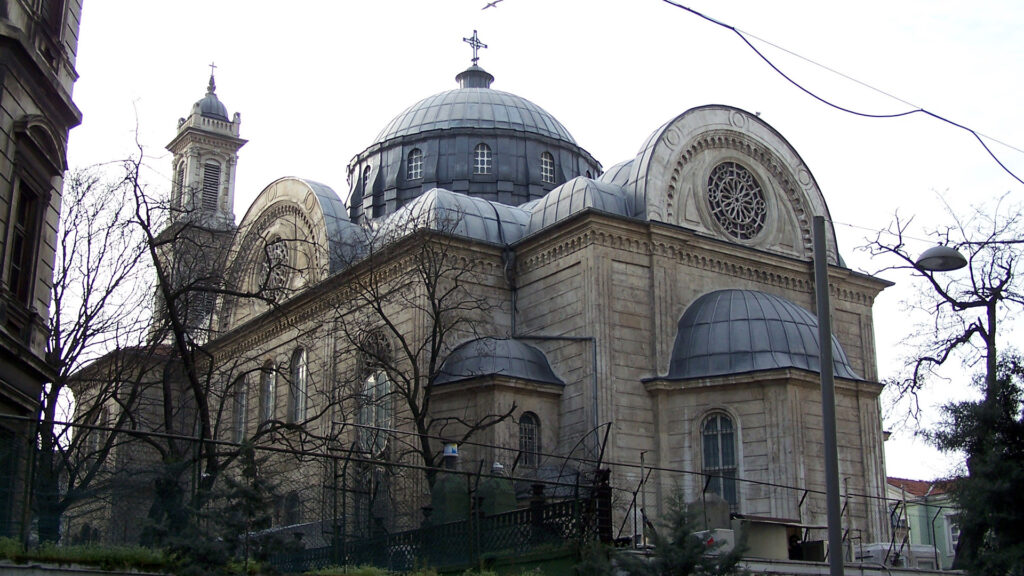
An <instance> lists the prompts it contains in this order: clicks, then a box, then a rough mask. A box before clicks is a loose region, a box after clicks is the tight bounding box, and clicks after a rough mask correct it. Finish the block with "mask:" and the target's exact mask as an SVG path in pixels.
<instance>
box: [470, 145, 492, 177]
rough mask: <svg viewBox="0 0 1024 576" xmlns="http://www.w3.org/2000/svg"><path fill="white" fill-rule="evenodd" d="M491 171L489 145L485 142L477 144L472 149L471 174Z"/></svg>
mask: <svg viewBox="0 0 1024 576" xmlns="http://www.w3.org/2000/svg"><path fill="white" fill-rule="evenodd" d="M490 173H491V147H490V146H488V145H487V144H483V143H480V144H477V145H476V148H474V149H473V174H490Z"/></svg>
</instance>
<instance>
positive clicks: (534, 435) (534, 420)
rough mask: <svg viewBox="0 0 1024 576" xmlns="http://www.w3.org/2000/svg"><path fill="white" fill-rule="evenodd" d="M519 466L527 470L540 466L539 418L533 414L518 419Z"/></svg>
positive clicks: (527, 413)
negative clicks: (527, 468)
mask: <svg viewBox="0 0 1024 576" xmlns="http://www.w3.org/2000/svg"><path fill="white" fill-rule="evenodd" d="M519 464H521V465H523V466H526V467H529V468H536V467H537V466H539V465H540V418H538V417H537V415H536V414H534V413H533V412H523V415H522V416H520V417H519Z"/></svg>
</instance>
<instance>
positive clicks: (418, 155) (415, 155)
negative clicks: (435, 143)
mask: <svg viewBox="0 0 1024 576" xmlns="http://www.w3.org/2000/svg"><path fill="white" fill-rule="evenodd" d="M405 178H406V180H416V179H417V178H423V152H422V151H420V149H419V148H413V149H412V151H411V152H409V158H408V160H407V161H406V164H405Z"/></svg>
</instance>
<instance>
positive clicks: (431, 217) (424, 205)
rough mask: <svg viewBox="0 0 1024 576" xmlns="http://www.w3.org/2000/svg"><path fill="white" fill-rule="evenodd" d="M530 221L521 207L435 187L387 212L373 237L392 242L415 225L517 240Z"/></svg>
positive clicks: (498, 240)
mask: <svg viewBox="0 0 1024 576" xmlns="http://www.w3.org/2000/svg"><path fill="white" fill-rule="evenodd" d="M529 221H530V215H529V213H528V212H526V211H525V210H523V209H521V208H516V207H515V206H506V205H505V204H499V203H497V202H488V201H487V200H484V199H482V198H473V197H472V196H467V195H465V194H458V193H456V192H452V191H450V190H445V189H443V188H434V189H433V190H430V191H428V192H426V193H424V194H423V195H422V196H420V197H419V198H416V199H415V200H413V201H412V202H411V203H409V204H406V205H405V206H403V207H402V208H401V209H399V210H398V211H397V212H395V213H394V214H392V215H390V216H388V218H387V220H385V221H384V224H383V225H382V226H381V228H380V229H379V230H378V232H377V234H376V237H377V238H378V239H379V240H380V241H383V242H391V241H394V240H396V239H397V238H400V237H402V236H405V235H407V234H410V233H412V232H413V231H415V230H416V229H419V228H429V229H431V230H436V231H438V232H442V233H444V234H452V235H455V236H462V237H463V238H471V239H473V240H480V241H482V242H489V243H491V244H499V245H505V244H512V243H513V242H517V241H519V239H520V238H522V237H523V233H524V232H525V231H526V225H527V223H528V222H529Z"/></svg>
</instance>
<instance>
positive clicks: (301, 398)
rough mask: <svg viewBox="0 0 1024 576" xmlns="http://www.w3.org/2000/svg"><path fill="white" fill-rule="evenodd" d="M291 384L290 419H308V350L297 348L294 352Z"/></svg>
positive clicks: (296, 420)
mask: <svg viewBox="0 0 1024 576" xmlns="http://www.w3.org/2000/svg"><path fill="white" fill-rule="evenodd" d="M290 372H291V385H290V386H289V387H288V407H289V410H288V420H289V421H290V422H292V423H297V422H302V421H303V420H305V419H306V386H307V380H308V374H307V371H306V351H305V350H304V349H302V348H297V349H296V350H295V352H293V353H292V365H291V370H290Z"/></svg>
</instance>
